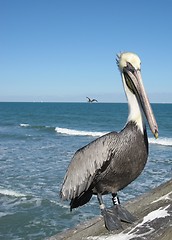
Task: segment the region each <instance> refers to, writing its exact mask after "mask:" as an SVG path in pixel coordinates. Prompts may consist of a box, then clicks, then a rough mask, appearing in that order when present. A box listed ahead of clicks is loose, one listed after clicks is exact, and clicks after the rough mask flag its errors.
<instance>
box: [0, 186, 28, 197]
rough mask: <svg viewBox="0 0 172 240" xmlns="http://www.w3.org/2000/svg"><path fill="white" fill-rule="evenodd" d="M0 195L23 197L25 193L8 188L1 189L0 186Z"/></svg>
mask: <svg viewBox="0 0 172 240" xmlns="http://www.w3.org/2000/svg"><path fill="white" fill-rule="evenodd" d="M0 195H6V196H12V197H25V196H26V195H25V194H22V193H19V192H16V191H13V190H9V189H3V188H0Z"/></svg>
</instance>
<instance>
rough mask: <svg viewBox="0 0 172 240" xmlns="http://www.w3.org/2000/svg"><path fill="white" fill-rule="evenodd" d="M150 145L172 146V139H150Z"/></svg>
mask: <svg viewBox="0 0 172 240" xmlns="http://www.w3.org/2000/svg"><path fill="white" fill-rule="evenodd" d="M149 143H152V144H159V145H164V146H172V138H165V137H164V138H158V139H155V138H149Z"/></svg>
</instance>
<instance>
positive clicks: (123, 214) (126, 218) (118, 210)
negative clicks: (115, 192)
mask: <svg viewBox="0 0 172 240" xmlns="http://www.w3.org/2000/svg"><path fill="white" fill-rule="evenodd" d="M113 212H114V214H115V215H116V216H118V218H119V219H120V220H121V221H123V222H127V223H133V222H135V221H136V217H134V216H133V215H132V214H131V213H130V212H129V211H128V210H127V209H126V208H124V207H122V206H121V205H120V204H117V205H114V206H113Z"/></svg>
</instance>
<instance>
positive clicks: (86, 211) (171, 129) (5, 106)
mask: <svg viewBox="0 0 172 240" xmlns="http://www.w3.org/2000/svg"><path fill="white" fill-rule="evenodd" d="M152 107H153V111H154V113H155V116H156V119H157V122H158V126H159V139H157V140H155V139H154V138H153V136H152V134H151V132H150V131H149V129H148V136H149V143H150V147H149V151H150V154H149V159H148V162H147V165H146V167H145V169H144V171H143V172H142V174H141V175H140V176H139V177H138V178H137V179H136V180H135V181H134V182H133V183H132V184H130V185H129V186H128V187H126V188H125V189H124V190H123V191H121V192H119V197H120V200H121V202H122V203H124V202H125V201H127V200H129V199H132V198H134V197H136V196H138V195H141V194H142V193H144V192H146V191H149V190H150V189H152V188H153V187H156V186H158V185H159V184H161V183H163V182H165V181H167V180H169V179H170V178H171V177H172V164H171V163H172V136H171V133H172V105H171V104H153V105H152ZM127 114H128V107H127V104H114V103H94V104H90V103H0V239H3V240H5V239H7V240H8V239H10V240H12V239H15V240H18V239H31V240H32V239H33V240H34V239H45V238H47V237H49V236H52V235H54V234H56V233H59V232H61V231H64V230H66V229H68V228H70V227H72V226H75V225H76V224H78V223H82V222H83V221H86V220H87V219H90V218H92V217H94V216H96V215H99V214H100V211H99V206H98V203H97V199H96V197H95V196H93V198H92V199H91V201H90V202H89V203H88V204H86V205H85V206H83V207H80V208H78V209H75V210H73V211H72V212H70V210H69V202H62V201H61V200H60V198H59V191H60V188H61V184H62V181H63V177H64V174H65V172H66V169H67V166H68V164H69V162H70V161H71V158H72V156H73V154H74V153H75V151H76V150H77V149H79V148H81V147H83V146H84V145H86V144H88V143H89V142H91V141H93V140H94V139H96V138H97V137H99V136H101V135H103V134H105V133H107V132H110V131H114V130H115V131H120V130H121V129H122V128H123V127H124V126H125V123H126V120H127ZM147 128H148V126H147ZM104 199H105V202H106V204H107V206H111V196H105V197H104Z"/></svg>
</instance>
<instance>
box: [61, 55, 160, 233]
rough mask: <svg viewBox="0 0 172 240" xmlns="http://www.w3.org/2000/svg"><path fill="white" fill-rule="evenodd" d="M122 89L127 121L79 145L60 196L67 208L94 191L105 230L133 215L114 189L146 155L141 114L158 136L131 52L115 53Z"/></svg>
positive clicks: (135, 173) (133, 173)
mask: <svg viewBox="0 0 172 240" xmlns="http://www.w3.org/2000/svg"><path fill="white" fill-rule="evenodd" d="M117 57H118V58H117V65H118V67H119V70H120V72H121V77H122V81H123V86H124V90H125V93H126V97H127V99H128V105H129V115H128V120H127V123H126V125H125V127H124V129H122V130H121V131H120V132H119V133H117V132H111V133H108V134H106V135H104V136H102V137H100V138H98V139H96V140H94V141H92V142H91V143H90V144H88V145H86V146H85V147H83V148H81V149H79V150H78V151H77V152H76V153H75V154H74V156H73V158H72V161H71V163H70V164H69V167H68V170H67V172H66V175H65V177H64V181H63V185H62V189H61V192H60V194H61V198H62V199H63V200H71V202H70V209H71V210H72V209H73V208H77V207H79V206H82V205H84V204H86V203H87V202H88V201H89V200H90V199H91V197H92V195H93V194H95V195H97V198H98V202H99V204H100V209H101V213H102V215H103V217H104V222H105V226H106V228H107V229H108V230H114V229H118V228H120V227H121V221H125V222H128V223H132V222H133V221H134V220H135V218H134V217H133V216H132V215H131V213H129V212H128V211H127V210H126V209H125V208H124V207H122V206H121V205H120V202H119V198H118V196H117V192H118V191H119V190H121V189H123V188H125V187H126V186H127V185H128V184H129V183H131V182H132V181H133V180H135V179H136V178H137V177H138V176H139V175H140V173H141V172H142V170H143V169H144V166H145V164H146V161H147V157H148V138H147V132H146V125H145V119H144V115H145V117H146V119H147V121H148V123H149V127H150V129H151V131H152V133H153V135H154V136H155V138H158V126H157V123H156V120H155V117H154V115H153V112H152V109H151V106H150V103H149V100H148V97H147V94H146V92H145V89H144V86H143V82H142V78H141V69H140V63H141V62H140V59H139V57H138V56H137V55H136V54H134V53H130V52H124V53H121V54H120V55H118V56H117ZM108 193H111V194H112V202H113V207H112V208H110V209H107V208H106V207H105V205H104V203H103V198H102V195H104V194H108Z"/></svg>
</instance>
